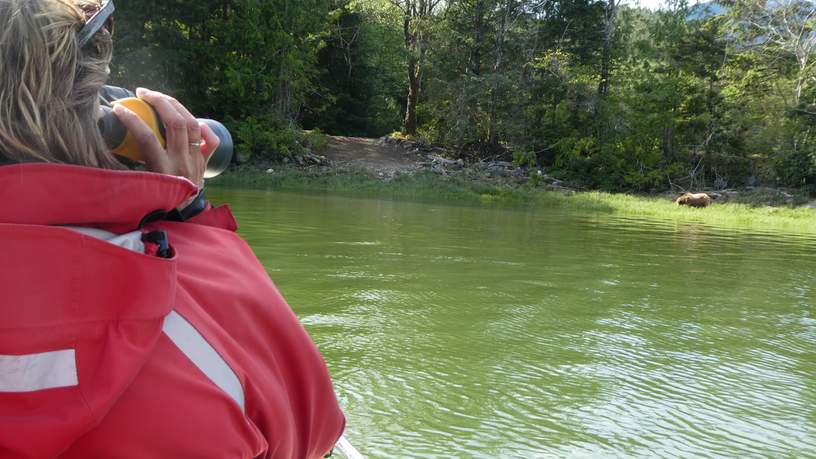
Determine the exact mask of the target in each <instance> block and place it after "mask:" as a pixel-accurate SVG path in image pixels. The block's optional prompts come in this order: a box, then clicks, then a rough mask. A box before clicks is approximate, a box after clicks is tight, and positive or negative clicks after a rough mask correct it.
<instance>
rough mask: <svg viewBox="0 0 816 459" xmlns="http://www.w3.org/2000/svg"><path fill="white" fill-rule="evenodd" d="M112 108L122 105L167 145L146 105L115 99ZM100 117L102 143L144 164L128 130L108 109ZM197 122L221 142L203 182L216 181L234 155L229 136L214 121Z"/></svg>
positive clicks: (157, 119) (160, 126) (130, 99)
mask: <svg viewBox="0 0 816 459" xmlns="http://www.w3.org/2000/svg"><path fill="white" fill-rule="evenodd" d="M111 104H112V105H119V104H121V105H123V106H124V107H125V108H127V109H129V110H130V111H132V112H133V113H135V114H136V115H137V116H139V118H141V119H142V121H144V122H145V124H147V126H148V127H149V128H150V129H151V130H152V131H153V134H154V135H155V136H156V138H157V139H158V140H159V143H161V145H162V146H165V145H166V143H167V142H166V139H167V133H166V131H165V128H164V123H162V120H161V118H160V117H159V115H158V113H156V110H155V109H153V107H151V106H150V104H148V103H147V102H145V101H143V100H142V99H139V98H137V97H126V98H123V99H117V100H114V101H112V102H111ZM102 111H103V113H102V117H101V118H100V119H99V121H98V125H99V130H100V132H101V133H102V138H103V139H104V140H105V144H107V146H108V148H110V150H111V152H112V153H114V154H116V155H119V156H123V157H125V158H129V159H132V160H134V161H139V162H143V161H144V159H143V156H142V152H141V151H139V146H138V145H137V143H136V140H135V139H134V138H133V135H132V134H131V133H130V132H128V130H127V128H126V127H125V125H124V124H122V121H120V120H119V118H118V117H117V116H116V115H114V114H113V109H112V108H111V107H105V106H103V107H102ZM198 121H199V122H202V123H204V124H206V125H207V126H208V127H209V128H210V129H212V131H213V133H215V135H216V136H217V137H218V139H219V140H220V142H219V144H218V148H216V149H215V151H214V152H213V153H212V155H211V156H210V159H209V161H208V162H207V170H206V172H204V178H211V177H215V176H217V175H219V174H221V173H222V172H224V171H225V170H226V169H227V167H229V164H230V162H231V161H232V155H233V151H234V148H233V143H232V136H231V135H230V133H229V131H228V130H227V128H226V127H225V126H224V125H223V124H221V123H219V122H218V121H215V120H210V119H199V120H198Z"/></svg>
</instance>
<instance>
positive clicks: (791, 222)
mask: <svg viewBox="0 0 816 459" xmlns="http://www.w3.org/2000/svg"><path fill="white" fill-rule="evenodd" d="M209 184H210V185H211V186H216V187H240V188H265V189H273V190H280V191H303V192H314V193H332V194H337V195H342V196H352V197H380V198H393V199H405V200H412V201H422V202H451V203H458V204H468V205H479V206H511V207H527V208H555V209H561V210H564V211H580V212H600V213H608V214H616V215H625V216H632V217H646V218H654V219H659V220H671V221H676V222H693V223H702V224H705V225H709V226H714V227H720V228H737V229H748V230H757V231H763V232H768V231H781V232H792V233H799V234H816V211H814V210H812V209H806V208H790V207H769V206H757V205H751V204H737V203H724V204H719V203H716V202H715V203H714V204H713V205H712V206H711V207H708V208H705V209H694V208H690V207H683V206H677V205H676V204H674V202H673V201H671V200H670V199H668V198H666V197H648V196H635V195H628V194H611V193H604V192H597V191H591V192H571V193H565V192H554V191H545V190H543V189H540V188H533V187H530V186H528V185H518V184H513V183H509V182H508V183H497V182H496V181H495V180H490V181H489V180H486V179H485V178H484V177H479V176H474V175H468V173H460V174H457V175H450V176H440V175H436V174H432V173H424V172H422V173H416V174H402V175H397V176H396V177H394V178H393V179H392V180H383V178H382V177H378V176H376V175H375V174H374V173H372V172H369V171H364V170H336V169H328V170H322V171H319V170H303V169H294V168H286V167H280V166H278V167H275V168H274V172H272V173H266V172H265V171H264V170H261V169H258V168H254V167H251V166H244V167H239V168H235V169H233V170H231V171H230V172H228V173H227V174H224V175H222V176H220V177H218V178H215V179H212V180H211V181H210V182H209Z"/></svg>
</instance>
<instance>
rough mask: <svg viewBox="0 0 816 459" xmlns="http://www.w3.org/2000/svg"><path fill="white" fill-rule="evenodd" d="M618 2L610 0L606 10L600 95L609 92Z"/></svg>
mask: <svg viewBox="0 0 816 459" xmlns="http://www.w3.org/2000/svg"><path fill="white" fill-rule="evenodd" d="M618 1H620V0H618ZM617 10H618V4H617V3H615V0H608V1H607V4H606V9H605V11H604V43H603V51H602V54H601V81H600V82H599V83H598V95H599V96H601V97H604V96H606V94H607V93H608V92H609V77H610V73H611V70H610V68H611V65H612V62H611V61H612V48H613V46H614V45H615V16H616V15H617Z"/></svg>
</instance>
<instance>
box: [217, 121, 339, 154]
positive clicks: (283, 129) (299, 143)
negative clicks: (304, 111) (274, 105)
mask: <svg viewBox="0 0 816 459" xmlns="http://www.w3.org/2000/svg"><path fill="white" fill-rule="evenodd" d="M230 127H231V128H232V130H233V132H234V134H235V142H236V145H237V148H238V149H239V150H240V151H241V152H242V153H244V154H246V155H247V156H250V157H253V158H255V159H259V158H264V159H281V158H284V157H291V156H297V155H303V154H306V153H309V152H310V150H320V149H321V148H323V147H325V145H326V142H327V141H328V136H327V135H326V134H324V133H323V132H322V131H320V130H319V129H315V130H312V131H304V130H302V129H301V128H300V127H299V126H297V125H296V124H294V123H293V122H291V121H289V120H286V119H284V118H282V117H280V116H277V115H275V114H267V115H265V116H261V117H255V116H248V117H246V118H244V119H242V120H237V121H236V120H233V121H232V122H231V123H230Z"/></svg>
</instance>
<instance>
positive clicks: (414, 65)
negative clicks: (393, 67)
mask: <svg viewBox="0 0 816 459" xmlns="http://www.w3.org/2000/svg"><path fill="white" fill-rule="evenodd" d="M419 67H420V66H419V62H418V61H417V59H416V58H415V57H414V56H411V57H409V58H408V104H407V105H406V108H405V120H404V121H403V125H404V127H403V133H404V134H408V135H416V132H417V114H416V112H417V104H418V103H419V91H420V75H419Z"/></svg>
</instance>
